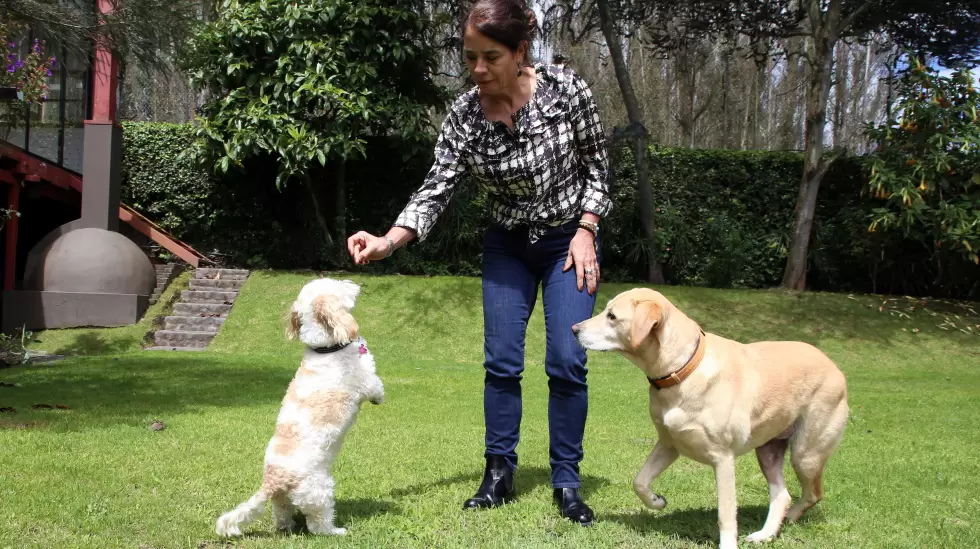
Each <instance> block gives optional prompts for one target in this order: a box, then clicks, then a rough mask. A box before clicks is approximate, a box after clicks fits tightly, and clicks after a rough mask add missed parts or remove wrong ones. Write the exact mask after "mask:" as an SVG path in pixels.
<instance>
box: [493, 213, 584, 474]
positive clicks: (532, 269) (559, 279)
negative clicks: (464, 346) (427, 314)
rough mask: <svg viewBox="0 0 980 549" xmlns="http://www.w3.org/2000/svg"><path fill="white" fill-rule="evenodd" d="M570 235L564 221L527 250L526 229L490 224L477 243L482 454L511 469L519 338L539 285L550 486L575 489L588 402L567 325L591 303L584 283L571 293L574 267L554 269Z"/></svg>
mask: <svg viewBox="0 0 980 549" xmlns="http://www.w3.org/2000/svg"><path fill="white" fill-rule="evenodd" d="M577 230H578V224H577V222H572V223H568V224H566V225H562V226H560V227H556V228H553V229H551V230H550V231H549V232H548V233H547V234H546V235H544V236H543V237H542V238H540V239H539V240H538V241H537V242H535V243H534V244H533V245H532V244H529V242H528V235H527V230H526V229H523V230H521V229H514V230H505V229H503V228H501V227H497V226H491V227H490V228H488V229H487V232H486V234H485V236H484V243H483V321H484V338H485V342H484V353H485V355H486V362H485V363H484V367H485V369H486V376H485V379H484V392H483V413H484V419H485V422H486V453H485V455H488V456H489V455H499V456H504V458H505V459H506V461H507V462H508V464H509V465H510V466H511V468H513V469H516V468H517V452H516V449H517V442H518V439H519V438H520V425H521V379H522V376H521V374H522V372H523V371H524V334H525V331H526V329H527V321H528V318H529V317H530V316H531V311H532V310H534V303H535V299H536V298H537V294H538V285H539V284H541V297H542V301H543V302H544V320H545V341H546V353H545V359H544V366H545V372H546V373H547V374H548V388H549V392H550V396H549V400H548V432H549V436H550V448H551V450H550V457H551V460H550V461H551V483H552V486H553V487H554V488H578V487H579V486H580V485H581V481H580V480H579V462H580V461H582V454H583V451H582V437H583V434H584V432H585V418H586V414H587V412H588V405H589V399H588V386H587V385H586V381H585V377H586V373H587V368H586V364H585V363H586V353H585V350H584V349H583V348H582V347H581V346H580V345H579V344H578V342H577V341H576V339H575V336H574V335H573V334H572V325H573V324H575V323H578V322H581V321H583V320H585V319H587V318H589V317H590V316H592V314H593V309H594V307H595V301H596V298H595V295H589V292H588V290H587V289H586V288H585V286H584V284H583V287H582V291H579V290H578V287H577V281H576V277H575V268H574V267H572V268H571V269H569V270H568V271H567V272H562V267H563V266H564V264H565V259H566V258H567V256H568V246H569V244H570V243H571V240H572V237H573V236H574V235H575V232H576V231H577ZM596 245H597V248H598V242H597V243H596Z"/></svg>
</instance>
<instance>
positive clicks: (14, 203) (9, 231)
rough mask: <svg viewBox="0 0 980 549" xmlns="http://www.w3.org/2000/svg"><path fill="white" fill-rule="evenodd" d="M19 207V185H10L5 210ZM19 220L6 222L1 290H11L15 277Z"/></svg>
mask: <svg viewBox="0 0 980 549" xmlns="http://www.w3.org/2000/svg"><path fill="white" fill-rule="evenodd" d="M19 207H20V184H15V185H10V186H9V190H8V191H7V208H8V209H10V210H17V209H18V208H19ZM18 225H20V219H19V218H18V217H17V216H16V215H15V216H13V217H11V218H10V219H9V220H7V225H6V226H5V227H4V231H3V232H4V236H5V237H6V239H7V242H6V253H5V254H4V258H3V289H4V290H13V289H14V279H15V278H16V277H17V227H18Z"/></svg>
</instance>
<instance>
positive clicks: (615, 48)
mask: <svg viewBox="0 0 980 549" xmlns="http://www.w3.org/2000/svg"><path fill="white" fill-rule="evenodd" d="M596 5H597V7H598V10H599V26H600V27H601V28H602V35H603V37H604V38H605V39H606V45H607V47H608V48H609V56H610V57H611V58H612V62H613V68H614V69H615V71H616V81H617V82H618V83H619V91H620V92H621V93H622V94H623V102H624V103H626V113H627V116H628V117H629V120H630V125H631V126H632V130H633V131H632V134H633V156H634V161H635V162H636V186H637V190H638V191H639V199H640V220H641V222H642V224H643V239H644V242H645V243H646V245H647V247H648V249H649V253H648V254H647V282H649V283H651V284H663V283H664V275H663V269H662V268H661V267H660V261H659V260H658V259H657V254H658V251H659V247H658V246H657V240H656V234H657V233H656V224H655V223H654V219H653V189H652V188H651V187H650V174H649V167H648V164H647V155H646V137H647V135H646V128H644V127H643V120H642V116H641V115H640V107H639V104H638V103H637V101H636V93H635V92H634V91H633V84H632V82H630V75H629V72H628V71H627V70H626V61H625V60H624V59H623V49H622V46H620V44H619V42H618V40H619V38H620V37H619V35H618V34H617V33H616V32H614V31H613V23H612V18H611V15H610V12H609V2H608V0H597V2H596Z"/></svg>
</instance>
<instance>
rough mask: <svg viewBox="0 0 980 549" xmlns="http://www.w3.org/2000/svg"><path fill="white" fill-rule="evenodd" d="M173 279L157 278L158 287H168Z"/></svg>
mask: <svg viewBox="0 0 980 549" xmlns="http://www.w3.org/2000/svg"><path fill="white" fill-rule="evenodd" d="M171 280H172V279H171V278H169V277H159V276H158V277H157V286H166V285H167V284H170V281H171Z"/></svg>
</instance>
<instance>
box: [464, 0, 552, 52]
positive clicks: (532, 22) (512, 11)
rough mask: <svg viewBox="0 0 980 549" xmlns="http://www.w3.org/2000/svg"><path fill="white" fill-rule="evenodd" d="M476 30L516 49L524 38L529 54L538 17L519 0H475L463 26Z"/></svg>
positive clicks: (512, 49)
mask: <svg viewBox="0 0 980 549" xmlns="http://www.w3.org/2000/svg"><path fill="white" fill-rule="evenodd" d="M469 25H473V27H474V28H475V29H476V30H477V31H479V32H480V34H482V35H484V36H486V37H487V38H490V39H491V40H494V41H496V42H500V43H501V44H503V45H505V46H507V47H508V48H510V50H511V51H515V52H516V51H517V48H518V47H519V46H520V45H521V42H522V41H525V40H526V41H527V49H528V52H527V56H528V57H530V51H531V41H532V40H533V39H534V35H535V34H536V33H537V30H538V18H537V17H535V16H534V11H533V10H531V9H530V8H528V7H527V4H525V3H524V1H523V0H478V1H477V2H476V4H474V5H473V7H472V8H470V13H469V15H468V16H467V17H466V24H465V26H464V30H465V27H466V26H469Z"/></svg>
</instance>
